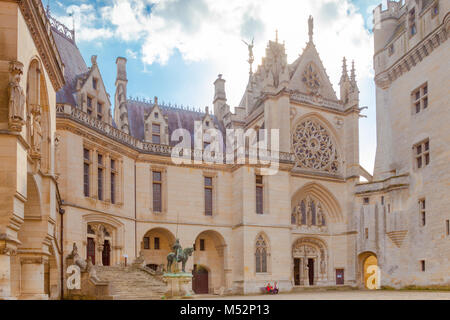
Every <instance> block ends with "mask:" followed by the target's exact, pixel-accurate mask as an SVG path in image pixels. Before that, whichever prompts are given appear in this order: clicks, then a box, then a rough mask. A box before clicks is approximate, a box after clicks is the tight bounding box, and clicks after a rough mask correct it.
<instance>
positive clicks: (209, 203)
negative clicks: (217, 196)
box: [204, 177, 213, 216]
mask: <svg viewBox="0 0 450 320" xmlns="http://www.w3.org/2000/svg"><path fill="white" fill-rule="evenodd" d="M204 180H205V215H207V216H212V211H213V181H212V178H211V177H205V178H204Z"/></svg>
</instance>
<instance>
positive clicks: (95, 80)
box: [92, 78, 98, 90]
mask: <svg viewBox="0 0 450 320" xmlns="http://www.w3.org/2000/svg"><path fill="white" fill-rule="evenodd" d="M97 83H98V81H97V79H95V78H92V88H94V90H97Z"/></svg>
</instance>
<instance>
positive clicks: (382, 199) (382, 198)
mask: <svg viewBox="0 0 450 320" xmlns="http://www.w3.org/2000/svg"><path fill="white" fill-rule="evenodd" d="M381 205H382V206H384V196H381Z"/></svg>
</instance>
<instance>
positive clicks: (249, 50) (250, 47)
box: [242, 38, 255, 74]
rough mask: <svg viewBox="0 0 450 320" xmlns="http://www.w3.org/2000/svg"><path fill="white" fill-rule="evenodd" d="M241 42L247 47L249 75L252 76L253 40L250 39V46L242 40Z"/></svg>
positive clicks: (253, 59)
mask: <svg viewBox="0 0 450 320" xmlns="http://www.w3.org/2000/svg"><path fill="white" fill-rule="evenodd" d="M242 42H243V43H245V44H246V45H247V47H248V63H249V64H250V74H252V73H253V70H252V65H253V62H254V61H255V56H254V55H253V47H254V42H255V38H253V39H252V43H250V44H249V43H247V42H246V41H244V40H242Z"/></svg>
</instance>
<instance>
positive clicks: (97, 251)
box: [86, 222, 116, 266]
mask: <svg viewBox="0 0 450 320" xmlns="http://www.w3.org/2000/svg"><path fill="white" fill-rule="evenodd" d="M115 233H116V230H115V228H114V227H113V226H111V225H109V224H106V223H100V222H89V223H88V224H87V228H86V234H87V236H86V259H89V258H90V259H91V261H92V263H93V264H94V265H99V266H110V265H112V264H113V252H112V246H113V245H114V243H115V236H114V234H115Z"/></svg>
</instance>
